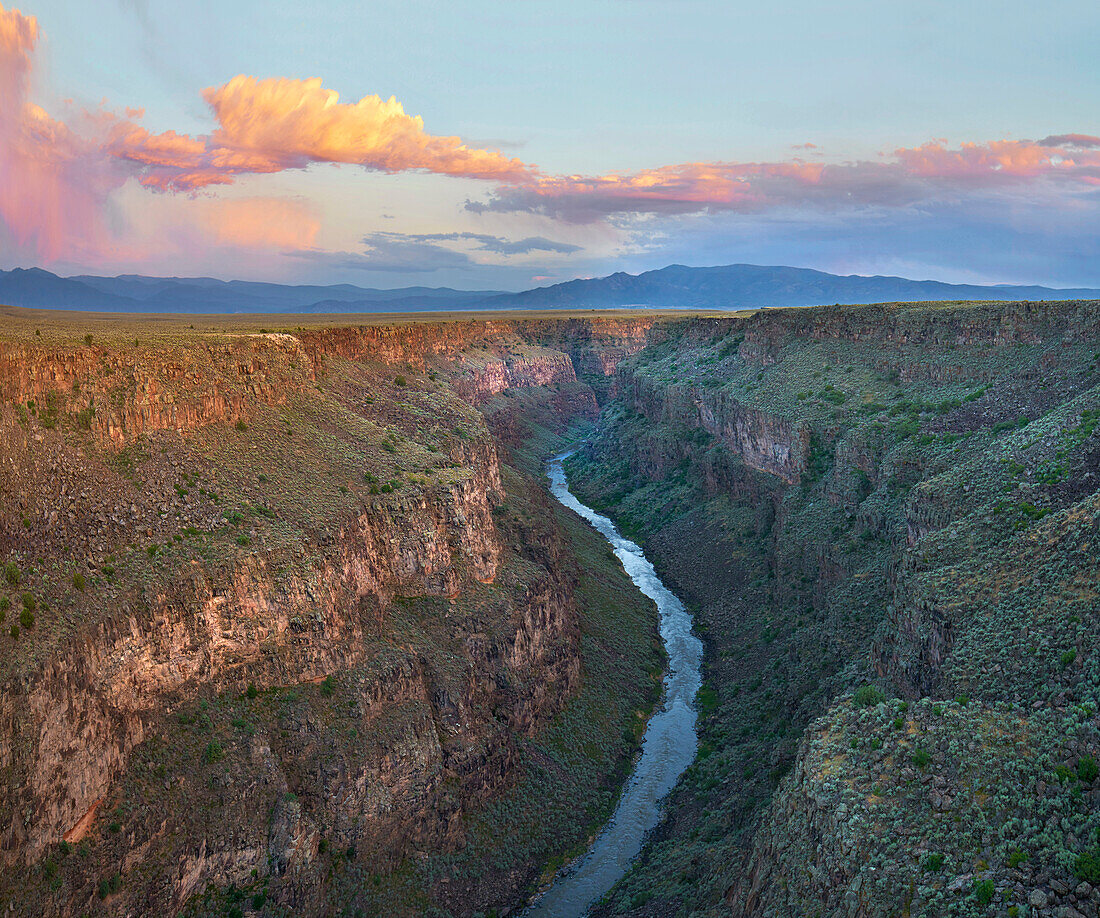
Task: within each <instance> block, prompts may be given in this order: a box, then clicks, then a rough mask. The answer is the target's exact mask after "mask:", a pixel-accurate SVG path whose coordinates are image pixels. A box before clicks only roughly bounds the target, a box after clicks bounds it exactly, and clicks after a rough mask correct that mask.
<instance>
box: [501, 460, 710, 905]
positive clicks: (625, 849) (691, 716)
mask: <svg viewBox="0 0 1100 918" xmlns="http://www.w3.org/2000/svg"><path fill="white" fill-rule="evenodd" d="M570 455H572V453H563V454H562V455H560V456H556V457H555V458H553V459H552V460H550V464H549V468H548V472H547V474H548V475H549V477H550V491H551V493H552V494H553V495H554V497H556V498H557V499H558V500H559V501H561V503H563V504H564V505H565V506H566V507H568V508H569V509H570V510H573V511H574V512H576V513H578V514H579V515H580V516H582V517H584V518H585V519H586V520H588V522H589V523H591V524H592V526H594V527H595V528H596V529H597V530H598V531H599V533H600V534H601V535H602V536H603V537H604V538H605V539H607V541H608V542H610V543H611V547H612V548H613V549H614V550H615V554H616V555H617V556H618V558H619V560H620V561H621V562H622V564H623V567H624V568H625V570H626V572H627V574H629V575H630V579H631V580H633V581H634V584H635V586H637V587H638V589H639V590H641V591H642V593H644V594H645V595H646V596H648V597H649V598H650V599H652V600H653V601H654V602H655V603H656V604H657V609H658V611H659V612H660V615H661V640H663V641H664V645H665V650H666V651H668V671H667V672H666V673H665V684H664V696H663V700H662V704H661V706H660V708H659V709H658V710H657V711H656V712H655V713H654V714H653V716H652V717H651V718H650V721H649V724H648V726H647V727H646V731H645V737H644V738H643V740H642V752H641V755H640V756H639V757H638V761H637V764H636V765H635V767H634V772H633V774H631V776H630V779H629V781H628V782H627V785H626V787H625V788H624V790H623V795H622V797H621V798H620V800H619V805H618V807H617V808H616V810H615V813H614V814H613V815H612V817H611V819H610V821H609V822H608V823H607V825H606V826H604V828H603V830H602V831H601V832H600V834H599V835H598V836H597V838H596V840H595V841H594V842H593V843H592V847H590V848H589V849H588V851H587V852H586V853H585V854H583V855H581V857H580V858H578V859H577V860H576V861H574V862H573V863H572V864H571V865H570V866H569V867H567V868H566V869H565V870H564V871H563V872H562V873H561V874H559V875H558V877H557V878H556V879H555V880H554V882H553V883H552V884H551V886H550V887H549V888H548V889H547V890H546V891H545V892H544V893H543V894H542V895H541V896H540V897H539V898H538V899H537V900H536V901H535V902H534V903H533V904H532V905H531V906H530V907H528V909H527V910H526V911H525V912H524V913H523V914H524V916H525V918H580V916H582V915H584V914H585V913H586V912H587V910H588V908H589V907H590V906H591V905H592V904H593V903H595V902H596V901H597V900H598V899H599V898H600V897H601V896H602V895H603V894H604V893H606V892H607V891H608V890H609V889H611V887H612V886H614V885H615V883H616V882H617V881H618V880H619V879H620V878H621V877H622V875H623V874H624V873H626V870H627V868H628V867H629V866H630V862H631V861H632V860H634V858H635V857H637V855H638V852H639V851H641V849H642V844H643V843H644V842H645V838H646V835H647V833H648V832H649V831H650V830H651V829H652V828H653V827H654V826H656V825H657V822H658V820H659V819H660V815H661V808H660V804H661V800H662V798H664V797H665V795H666V794H668V792H669V791H670V790H671V789H672V786H673V785H674V784H675V783H676V780H677V779H678V778H679V777H680V775H681V774H682V773H683V771H684V769H685V768H687V767H688V765H690V764H691V762H692V760H693V759H694V758H695V747H696V733H695V708H694V707H693V705H694V700H695V693H696V692H697V691H698V690H699V685H700V682H701V675H700V669H699V667H700V663H701V661H702V657H703V645H702V643H701V642H700V641H699V639H698V638H697V637H696V636H695V635H694V634H692V633H691V616H690V615H689V614H688V612H687V610H686V609H684V604H683V603H682V602H680V600H679V599H677V598H676V596H674V595H673V594H672V593H671V592H669V590H668V589H667V588H666V587H665V585H664V584H663V583H661V580H660V578H659V577H658V576H657V574H656V573H655V572H654V570H653V565H652V564H650V563H649V561H647V560H646V557H645V555H644V554H642V550H641V549H640V548H639V547H638V546H637V545H635V544H634V543H633V542H631V541H630V540H629V539H625V538H623V537H622V536H621V535H620V534H619V531H618V530H617V529H616V528H615V524H614V523H612V522H611V520H609V519H608V518H607V517H606V516H602V515H601V514H599V513H597V512H596V511H595V510H593V509H592V508H591V507H586V506H585V505H584V504H582V503H581V502H580V501H579V500H577V498H576V497H574V496H573V495H572V494H571V493H570V491H569V484H568V483H567V481H566V478H565V469H564V468H563V467H562V463H563V462H564V461H565V459H567V458H568V457H569V456H570Z"/></svg>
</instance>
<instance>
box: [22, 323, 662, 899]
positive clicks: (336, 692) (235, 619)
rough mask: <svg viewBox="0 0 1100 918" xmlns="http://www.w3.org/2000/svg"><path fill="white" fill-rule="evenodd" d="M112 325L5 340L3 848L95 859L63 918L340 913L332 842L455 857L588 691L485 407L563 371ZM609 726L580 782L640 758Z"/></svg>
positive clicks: (426, 351) (557, 586)
mask: <svg viewBox="0 0 1100 918" xmlns="http://www.w3.org/2000/svg"><path fill="white" fill-rule="evenodd" d="M544 332H545V329H540V330H539V334H543V333H544ZM122 334H125V333H120V334H118V335H115V336H114V338H111V339H108V338H106V337H100V336H96V337H95V338H94V339H93V340H91V341H86V342H85V343H83V344H81V343H72V344H68V343H65V344H56V343H51V344H42V343H38V342H36V341H33V340H32V341H30V342H26V341H19V340H14V341H5V342H2V343H0V367H2V369H3V372H2V373H0V386H2V392H0V395H2V398H3V401H2V409H0V431H2V434H0V442H2V443H3V449H2V451H0V461H2V462H3V465H4V472H5V483H4V485H3V486H2V487H0V552H2V553H3V560H4V563H5V565H6V567H5V568H4V570H5V572H6V577H7V581H6V583H5V584H4V587H5V589H4V599H3V601H2V603H0V609H2V610H3V612H0V616H2V615H3V614H4V613H6V615H7V621H8V622H16V624H14V625H12V637H11V638H10V642H11V643H10V649H9V650H8V652H7V653H6V656H5V659H4V661H3V663H2V664H0V687H2V688H0V696H2V698H0V731H2V737H0V765H2V767H3V769H4V773H5V775H6V776H7V777H6V779H5V784H6V791H5V793H4V795H3V799H2V800H0V826H2V836H0V860H2V861H3V863H4V864H5V865H7V866H8V868H9V869H10V870H12V871H17V870H24V871H25V870H30V871H31V876H34V877H37V876H39V873H38V872H37V871H38V870H39V867H36V866H34V865H40V864H42V863H44V862H47V861H48V862H49V863H50V864H56V862H57V860H58V857H59V855H58V854H57V851H58V845H59V843H61V842H62V841H63V840H64V841H65V842H67V843H68V844H70V845H76V846H80V847H81V850H82V852H83V854H84V858H83V860H82V861H81V862H80V863H79V864H78V863H77V862H76V861H68V860H66V862H65V863H66V865H67V866H66V867H65V881H64V884H63V885H62V886H55V887H53V888H52V891H51V892H50V893H49V894H48V898H49V901H50V903H51V905H50V908H51V910H52V912H56V913H57V914H77V913H80V912H82V911H83V910H85V909H86V908H87V907H88V906H89V903H91V902H95V901H96V894H97V883H98V884H99V885H100V886H102V883H100V880H101V879H102V877H104V876H107V877H109V876H110V874H111V873H112V872H114V871H117V872H118V873H119V874H120V875H122V876H125V877H127V879H126V885H125V888H124V889H123V890H122V891H121V892H116V888H111V887H110V884H109V883H108V884H107V887H106V888H107V895H108V900H107V901H108V904H109V906H110V908H111V910H112V911H113V912H118V913H123V912H125V911H127V910H132V909H134V908H137V909H138V910H139V911H148V910H150V909H151V910H154V911H163V910H166V909H180V908H183V907H184V906H185V905H186V904H187V903H189V902H190V901H191V900H192V899H193V897H195V896H196V895H200V894H202V895H205V894H206V892H205V891H206V890H208V889H210V888H214V889H217V888H219V887H228V886H232V885H236V886H249V885H255V884H256V883H258V882H262V883H263V884H264V886H265V887H266V888H267V889H268V891H269V892H268V894H269V895H271V896H272V897H273V898H274V900H278V901H280V902H281V903H282V905H283V907H290V908H292V909H294V910H296V912H297V913H325V912H327V910H328V907H329V906H328V905H326V904H325V903H326V897H328V896H332V895H337V894H338V895H339V896H341V897H345V898H346V899H348V901H355V899H356V897H357V896H358V897H361V896H362V892H361V891H360V892H356V890H357V889H360V887H361V886H363V884H360V883H359V882H358V881H356V882H351V879H350V876H349V878H348V880H347V882H345V881H344V880H342V879H339V880H337V881H333V880H329V879H326V877H327V876H328V875H329V874H330V873H331V870H332V867H331V863H330V862H331V859H332V854H331V852H332V851H333V850H336V851H339V852H343V851H345V850H346V851H347V852H349V853H348V855H347V863H348V864H353V863H357V862H358V861H359V860H360V859H367V860H369V861H371V862H372V863H373V864H374V865H375V867H376V869H383V868H384V869H387V870H397V869H398V868H399V866H400V865H401V864H402V863H403V859H404V858H406V857H407V856H408V854H409V852H410V851H412V850H414V849H417V848H419V849H424V850H427V851H429V852H433V856H436V854H438V855H440V856H442V855H444V854H445V853H446V852H448V851H456V850H459V851H461V850H464V849H465V848H466V847H467V840H466V838H467V829H466V824H467V823H466V820H468V819H469V818H470V816H471V814H473V813H475V812H477V811H478V810H479V808H482V807H485V806H487V805H489V804H490V803H491V802H492V801H493V800H495V799H496V798H498V797H499V796H500V795H501V794H503V793H506V792H508V788H509V787H510V786H512V785H513V784H515V783H516V782H517V781H519V780H520V778H521V774H526V771H525V769H528V768H529V766H528V765H527V764H525V762H526V759H525V756H526V753H524V752H522V751H521V749H522V744H523V743H524V742H530V741H536V742H537V741H538V738H539V737H540V736H541V734H542V731H544V730H545V729H546V728H547V727H548V725H549V724H550V723H551V721H552V720H553V718H554V717H555V715H557V714H558V712H560V711H561V710H562V708H563V706H564V705H566V704H567V703H568V702H569V701H570V699H572V698H573V697H574V696H576V695H578V693H579V692H581V690H582V655H581V645H580V635H581V615H580V612H579V609H578V600H577V595H576V594H577V589H578V586H577V579H576V573H575V569H576V561H575V559H574V557H573V555H572V551H574V549H573V548H572V547H570V546H571V544H572V543H568V542H567V541H566V540H565V539H564V537H563V534H562V530H561V527H560V524H559V523H556V522H555V518H554V517H553V515H552V513H551V511H550V508H549V505H548V504H547V499H546V498H545V497H543V496H540V495H541V488H540V487H538V486H537V485H532V484H531V483H528V482H527V481H526V479H516V478H515V475H516V473H514V472H512V471H507V475H510V476H512V478H513V479H514V480H513V484H512V486H511V488H510V493H509V491H506V489H505V486H504V483H503V477H504V474H505V469H504V466H503V465H502V461H501V457H500V455H499V451H498V447H497V444H496V441H495V440H494V438H493V437H492V436H491V435H490V433H489V431H488V430H487V428H486V425H485V421H484V420H483V418H482V416H481V415H480V414H479V413H478V412H477V411H476V410H475V408H474V407H472V406H476V405H479V404H481V403H483V402H486V401H488V400H491V399H494V398H499V397H500V396H501V395H502V394H503V393H506V392H509V391H511V390H515V389H530V390H533V391H538V392H546V393H548V396H547V398H548V399H549V401H548V402H547V404H548V405H550V407H551V410H556V411H558V412H559V413H561V414H562V419H563V422H564V419H565V418H566V417H572V416H576V415H584V414H589V415H590V414H592V413H593V412H594V410H595V402H594V399H593V396H592V392H591V389H589V388H588V387H587V386H586V385H585V384H584V383H582V382H579V381H578V379H577V376H576V373H575V371H574V367H573V363H572V361H571V359H570V357H569V355H568V354H567V353H564V352H562V351H557V350H553V349H550V348H547V347H543V346H541V345H540V344H538V343H536V341H535V337H536V336H534V335H529V336H528V337H522V336H521V335H520V334H519V332H518V331H517V329H516V327H515V326H512V325H509V326H505V327H497V325H496V324H494V323H462V324H456V325H452V324H451V323H440V324H437V325H432V324H424V325H416V324H411V325H409V326H401V327H388V328H382V327H366V328H361V329H343V330H325V331H317V332H307V331H302V332H300V333H297V334H293V333H290V332H289V331H288V332H279V333H269V332H264V333H261V334H236V333H234V334H217V335H212V336H211V335H195V336H191V337H193V338H194V339H195V340H194V341H191V340H183V341H175V340H171V339H167V340H163V339H162V340H158V342H156V343H155V344H154V343H148V344H146V345H144V346H143V345H141V344H135V345H131V344H130V339H129V338H123V337H122ZM183 337H184V338H185V339H187V335H186V334H185V335H184V336H183ZM115 338H117V339H118V340H114V339H115ZM139 340H140V339H139ZM613 363H614V361H613V360H610V359H609V363H608V365H609V366H613ZM555 405H556V406H557V407H556V408H554V406H555ZM502 520H504V521H506V525H505V528H504V529H503V530H502V529H501V521H502ZM602 563H603V562H602V561H601V564H602ZM615 576H621V573H620V574H619V575H615ZM586 589H587V588H586ZM24 595H25V596H26V599H24V598H22V597H24ZM586 603H588V604H589V605H591V600H586ZM21 606H25V607H26V608H27V610H31V609H33V614H31V612H30V611H28V612H27V616H29V617H26V616H25V617H24V618H22V619H21V618H20V616H19V614H18V613H19V611H20V608H21ZM593 608H594V607H593ZM647 614H648V613H647ZM641 621H642V620H641V619H638V622H639V626H640V625H641ZM642 634H643V640H642V643H641V646H642V647H644V648H645V651H644V653H645V654H647V655H648V654H651V653H652V649H651V648H650V646H649V642H650V636H649V634H648V632H647V631H646V629H645V628H644V627H643V629H642ZM589 665H592V666H595V662H594V661H590V663H589ZM636 683H637V685H636V687H629V686H623V688H624V689H626V694H624V696H623V697H624V698H633V697H634V696H635V694H636V693H641V694H645V693H646V692H648V691H649V689H648V685H649V680H648V677H647V676H646V674H645V667H644V666H642V667H641V668H640V669H639V671H638V674H637V679H636ZM246 689H247V691H246ZM584 691H586V692H591V691H592V689H589V688H584ZM303 696H304V698H303ZM330 698H332V699H336V700H334V701H331V702H330V701H328V700H327V699H330ZM635 704H637V702H635ZM242 705H243V706H244V707H243V708H242V707H241V706H242ZM303 705H305V707H303ZM234 707H236V708H239V709H240V710H239V711H238V712H237V714H236V715H235V716H233V715H231V709H233V708H234ZM334 707H335V708H337V709H338V711H339V713H338V714H337V712H336V711H333V710H331V709H332V708H334ZM634 716H635V714H634V710H633V709H630V710H626V709H624V710H623V711H622V712H621V714H616V717H623V718H628V719H632V718H634ZM334 718H336V719H335V720H334ZM630 722H631V723H633V721H632V720H630ZM615 724H616V721H615V720H611V721H609V722H608V729H609V730H610V731H611V734H612V735H613V736H614V738H615V739H614V744H613V745H612V746H611V747H609V748H608V750H607V753H606V754H607V755H608V756H609V759H608V761H607V763H606V764H605V765H604V766H601V767H604V768H605V772H604V773H602V774H600V775H598V776H590V777H589V778H588V780H589V781H590V782H591V784H590V786H589V788H587V789H586V790H585V793H595V792H597V791H600V788H601V787H602V786H603V782H606V781H611V780H613V779H614V774H615V771H616V769H617V768H618V762H619V761H620V760H621V756H622V755H623V754H625V752H627V751H628V749H627V750H624V749H622V748H620V747H621V744H623V743H624V742H625V741H624V740H623V739H621V735H622V734H623V728H622V727H621V726H616V725H615ZM626 732H627V734H629V732H630V731H626ZM601 749H602V747H601ZM601 754H604V753H603V752H601ZM205 772H209V773H211V774H209V776H208V777H204V776H203V775H204V773H205ZM524 780H526V779H524ZM204 782H206V783H204ZM600 792H602V791H600ZM212 794H213V796H211V795H212ZM583 797H584V795H583V794H582V795H581V798H582V799H583ZM133 801H144V802H143V803H140V804H135V803H134V802H133ZM135 807H136V808H135ZM123 812H125V814H126V815H125V817H123V816H122V815H121V814H122V813H123ZM111 820H114V821H115V822H120V823H123V824H124V825H125V830H124V833H123V834H122V836H120V838H119V841H124V842H125V845H124V848H123V849H122V850H123V853H122V855H121V856H122V860H121V861H115V860H113V859H114V858H115V857H118V856H119V855H118V851H117V848H118V845H117V843H116V842H115V839H114V838H112V836H111V832H113V831H115V830H114V829H112V830H110V831H108V829H107V828H106V825H107V823H108V822H110V821H111ZM113 824H114V823H112V825H113ZM583 829H584V826H583V825H579V826H578V830H580V831H583ZM107 840H109V841H110V842H111V843H110V844H107ZM559 843H560V844H566V843H568V844H572V843H574V842H570V841H567V840H566V839H564V838H563V839H562V840H561V842H559ZM494 844H496V843H494ZM492 850H493V849H491V848H489V849H486V852H484V853H482V852H480V851H479V852H478V853H477V854H476V857H487V856H488V854H489V853H490V852H491V851H492ZM550 853H551V852H550V851H547V852H546V853H544V854H540V855H538V857H542V858H546V857H549V855H550ZM62 855H65V852H64V850H63V851H62ZM65 856H66V857H67V855H65ZM341 856H343V855H341ZM464 856H470V857H475V855H473V854H468V855H464ZM519 857H520V860H519V861H518V863H517V864H516V865H515V866H514V867H511V868H509V869H508V871H506V872H500V871H494V870H492V869H487V870H486V871H485V880H484V883H482V885H481V886H478V887H477V892H476V893H475V892H473V891H470V892H468V893H465V894H463V896H464V897H465V898H464V897H463V896H460V897H459V898H458V899H457V900H456V901H451V900H453V894H451V893H448V892H447V890H446V889H445V888H443V887H440V888H438V889H434V888H433V887H431V886H430V885H429V887H428V893H427V894H428V895H430V896H441V897H442V898H444V899H447V900H448V901H450V902H451V906H450V907H451V908H452V909H453V910H455V911H456V912H457V913H460V914H461V913H468V912H469V911H470V910H471V909H472V908H473V906H474V905H476V904H478V903H479V902H481V901H483V897H484V896H491V897H493V898H496V899H497V900H498V901H501V902H504V903H507V902H508V901H510V899H511V897H514V896H515V895H516V894H517V891H518V890H520V889H522V888H523V887H524V886H526V885H527V884H529V883H531V882H533V881H534V880H535V879H536V878H537V875H538V869H539V867H540V861H539V860H537V859H534V860H528V861H526V862H525V861H523V860H522V857H523V852H522V851H521V852H519ZM153 865H160V866H153ZM326 865H328V866H326ZM49 869H50V870H51V871H56V869H57V868H56V866H54V867H50V868H49ZM10 876H11V877H12V878H13V879H10V880H9V882H8V883H6V884H5V888H4V890H2V891H0V893H3V894H5V895H6V896H8V897H10V898H8V901H10V902H11V903H12V907H14V908H15V910H16V911H17V912H20V913H27V914H30V913H31V912H33V911H34V910H35V908H36V907H37V906H35V907H33V908H32V907H31V905H30V902H29V901H28V900H26V899H25V897H24V902H23V904H18V903H19V899H20V893H19V888H20V887H19V884H18V883H17V882H15V880H14V877H15V876H16V874H15V873H12V874H10ZM257 877H259V880H258V879H257ZM436 882H437V881H436V880H432V881H431V883H436ZM349 884H350V885H349ZM475 885H476V884H475ZM390 886H392V884H390ZM471 889H473V887H471ZM334 890H335V891H334ZM409 894H410V895H411V892H410V893H409ZM371 895H375V896H378V895H382V892H378V891H376V892H373V893H371ZM387 895H391V898H392V897H394V896H396V897H397V898H393V902H397V901H400V900H401V896H403V895H405V894H404V893H400V894H399V891H398V892H394V890H393V889H390V891H389V892H388V893H387ZM419 895H424V893H423V892H421V893H420V894H419ZM99 897H100V898H103V893H102V890H99ZM479 897H482V898H479ZM391 906H392V902H391ZM187 907H188V908H190V907H191V906H190V905H188V906H187Z"/></svg>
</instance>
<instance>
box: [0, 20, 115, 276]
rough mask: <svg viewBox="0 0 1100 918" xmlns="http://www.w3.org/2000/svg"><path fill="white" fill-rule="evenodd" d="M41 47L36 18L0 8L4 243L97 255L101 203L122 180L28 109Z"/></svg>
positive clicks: (57, 125) (64, 130)
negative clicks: (34, 59)
mask: <svg viewBox="0 0 1100 918" xmlns="http://www.w3.org/2000/svg"><path fill="white" fill-rule="evenodd" d="M37 43H38V23H37V21H36V20H35V18H34V17H33V16H24V15H23V14H22V13H20V12H19V11H18V10H5V9H4V7H3V6H0V241H2V240H4V239H6V240H7V243H8V245H9V246H10V247H11V249H12V250H13V251H26V252H35V253H37V254H39V255H41V256H42V257H44V258H46V259H51V258H56V257H57V256H59V255H61V254H63V253H65V252H69V251H72V250H73V249H84V250H88V249H96V248H97V246H98V245H99V243H100V241H101V240H102V238H103V232H102V219H101V213H102V206H103V202H104V200H105V198H106V196H107V195H108V194H109V193H110V191H111V190H113V189H114V188H117V187H118V186H119V184H121V182H122V181H123V180H124V176H122V175H120V174H119V170H118V169H117V168H116V167H115V165H114V164H113V163H112V162H111V161H110V159H109V158H108V157H106V156H104V155H102V153H101V152H100V151H99V150H98V148H97V146H96V144H95V143H93V142H89V141H87V140H85V139H84V138H83V137H81V136H79V135H77V134H76V133H74V132H73V131H71V130H70V129H69V128H68V127H67V126H66V125H65V124H63V123H62V122H60V121H56V120H54V119H53V118H51V117H50V116H49V115H48V114H47V113H46V112H45V111H43V110H42V109H41V108H39V107H38V106H37V105H35V104H33V103H32V102H31V101H30V99H29V92H30V81H31V75H32V56H33V53H34V50H35V46H36V45H37Z"/></svg>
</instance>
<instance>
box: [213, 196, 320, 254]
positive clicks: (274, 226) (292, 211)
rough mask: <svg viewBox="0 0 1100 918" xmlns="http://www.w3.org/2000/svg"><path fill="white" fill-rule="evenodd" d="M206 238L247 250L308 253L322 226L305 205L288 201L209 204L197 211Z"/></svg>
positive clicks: (232, 200) (237, 200) (241, 200)
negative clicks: (301, 251)
mask: <svg viewBox="0 0 1100 918" xmlns="http://www.w3.org/2000/svg"><path fill="white" fill-rule="evenodd" d="M200 213H201V214H202V223H203V227H204V229H205V230H206V234H207V236H208V238H210V239H213V240H214V241H215V242H217V243H218V244H220V245H231V246H238V247H241V248H248V249H261V248H277V249H308V248H312V247H313V245H314V243H315V242H316V240H317V233H318V232H319V231H320V229H321V222H320V220H319V219H318V218H317V215H316V213H315V212H314V209H313V208H312V207H310V206H309V204H307V203H306V202H304V201H300V200H296V199H291V198H262V197H253V198H229V199H224V200H218V199H215V200H212V201H210V202H208V203H207V205H206V207H205V208H203V210H202V211H200Z"/></svg>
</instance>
